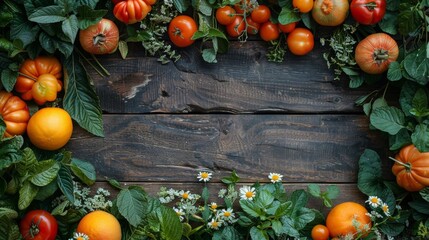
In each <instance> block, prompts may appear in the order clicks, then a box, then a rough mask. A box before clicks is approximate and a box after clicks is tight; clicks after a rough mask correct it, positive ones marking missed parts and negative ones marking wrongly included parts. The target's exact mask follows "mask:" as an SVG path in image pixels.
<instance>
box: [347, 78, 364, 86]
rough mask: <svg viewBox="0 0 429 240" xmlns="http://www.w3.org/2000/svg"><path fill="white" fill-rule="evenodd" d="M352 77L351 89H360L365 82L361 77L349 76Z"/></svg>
mask: <svg viewBox="0 0 429 240" xmlns="http://www.w3.org/2000/svg"><path fill="white" fill-rule="evenodd" d="M348 76H349V77H350V82H349V88H358V87H360V86H362V84H363V83H364V82H365V80H364V78H363V77H362V76H361V75H357V76H356V75H348Z"/></svg>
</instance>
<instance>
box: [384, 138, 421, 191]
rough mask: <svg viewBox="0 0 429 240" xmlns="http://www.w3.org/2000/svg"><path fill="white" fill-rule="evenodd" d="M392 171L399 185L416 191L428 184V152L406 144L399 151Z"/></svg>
mask: <svg viewBox="0 0 429 240" xmlns="http://www.w3.org/2000/svg"><path fill="white" fill-rule="evenodd" d="M393 160H394V161H395V164H394V165H393V167H392V172H393V174H395V176H396V182H397V183H398V185H399V186H401V187H402V188H404V189H405V190H407V191H410V192H416V191H419V190H421V189H423V188H424V187H427V186H429V152H424V153H422V152H420V151H419V150H418V149H417V148H416V147H415V146H414V145H412V144H411V145H408V146H405V147H403V148H401V150H400V151H399V153H398V154H397V155H396V158H395V159H393Z"/></svg>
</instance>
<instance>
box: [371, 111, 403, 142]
mask: <svg viewBox="0 0 429 240" xmlns="http://www.w3.org/2000/svg"><path fill="white" fill-rule="evenodd" d="M370 121H371V124H372V125H373V126H374V127H375V128H377V129H379V130H381V131H383V132H387V133H389V134H391V135H394V134H396V133H398V132H399V130H401V129H402V128H405V115H404V113H403V112H402V111H401V110H400V109H398V108H396V107H391V106H385V107H379V108H377V109H374V110H373V111H372V113H371V115H370Z"/></svg>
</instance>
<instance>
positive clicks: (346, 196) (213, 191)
mask: <svg viewBox="0 0 429 240" xmlns="http://www.w3.org/2000/svg"><path fill="white" fill-rule="evenodd" d="M122 184H124V185H133V186H135V185H138V186H142V187H143V188H144V189H145V191H146V192H147V193H149V195H151V196H153V197H157V196H158V195H157V193H158V192H159V191H160V189H161V187H166V188H167V189H169V188H173V189H175V190H185V191H190V192H191V193H194V194H200V195H201V192H202V189H203V187H204V184H203V183H198V182H193V183H187V184H186V185H184V184H181V183H148V182H123V183H122ZM249 184H253V183H238V184H237V186H236V190H239V188H240V187H242V186H244V185H249ZM283 185H284V187H285V190H286V192H287V193H288V194H290V193H292V192H293V191H295V190H299V189H307V186H308V184H305V183H304V184H302V183H298V184H296V183H295V184H289V183H284V184H283ZM319 186H320V188H321V190H322V191H325V190H326V188H327V187H328V186H337V187H338V189H339V190H340V195H339V196H338V198H336V199H334V200H333V204H334V205H336V204H339V203H342V202H345V201H353V202H357V203H361V204H364V202H365V200H366V198H367V197H366V196H365V195H364V194H363V193H361V192H360V191H359V189H358V188H357V186H356V184H319ZM100 187H101V188H104V189H107V190H109V191H110V193H111V194H112V196H115V195H116V194H117V193H118V190H117V189H114V188H112V187H111V186H110V185H109V184H108V183H107V182H97V183H96V184H95V185H94V186H92V187H91V188H92V189H94V190H95V189H97V188H100ZM207 187H208V189H209V192H210V197H209V200H210V202H212V201H213V202H216V203H218V204H219V205H221V204H222V203H223V202H222V199H220V198H218V196H217V195H218V192H219V190H220V189H222V188H225V187H226V185H224V184H221V183H212V182H209V183H208V184H207ZM308 205H309V206H310V207H312V208H316V209H319V210H320V211H322V212H323V213H325V214H326V213H327V212H328V211H329V208H326V207H324V206H323V203H322V202H321V201H320V200H319V199H316V198H313V197H310V201H309V204H308Z"/></svg>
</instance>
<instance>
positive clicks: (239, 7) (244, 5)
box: [234, 0, 252, 14]
mask: <svg viewBox="0 0 429 240" xmlns="http://www.w3.org/2000/svg"><path fill="white" fill-rule="evenodd" d="M234 9H235V11H236V12H237V13H238V14H244V12H245V11H246V12H249V11H250V10H251V9H252V4H251V2H250V0H246V1H243V0H241V1H240V2H239V3H236V4H235V5H234Z"/></svg>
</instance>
